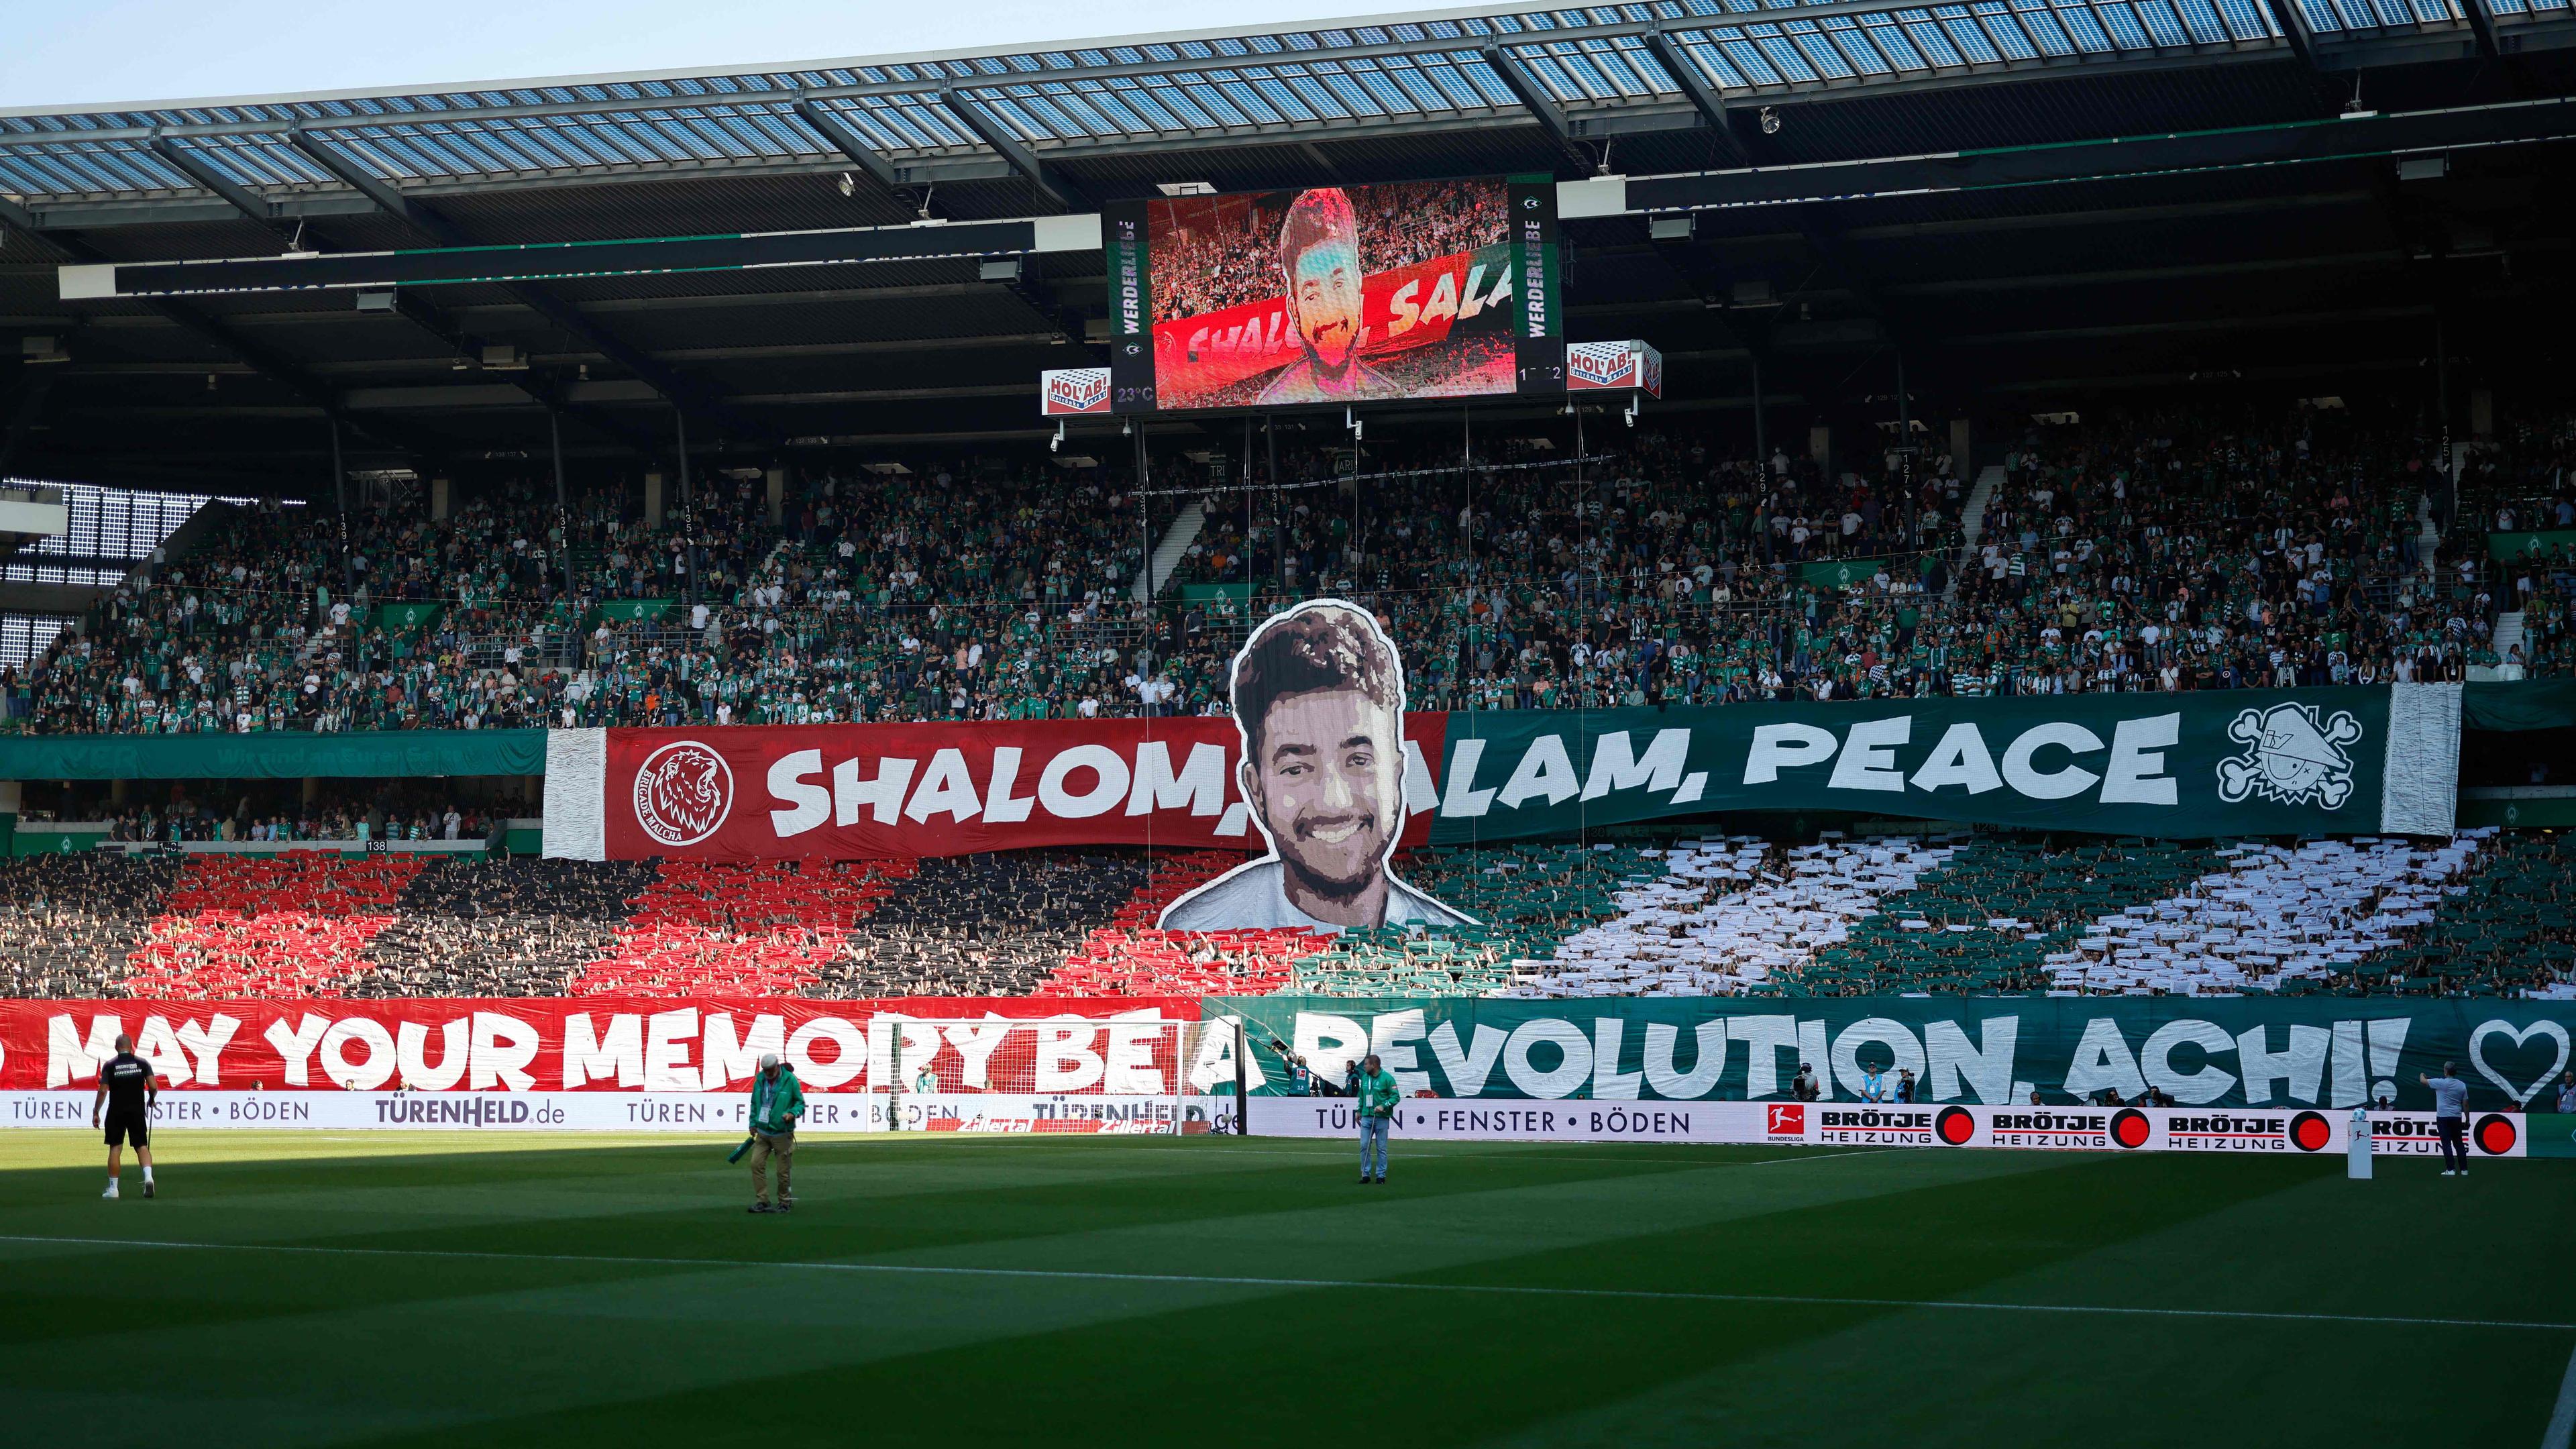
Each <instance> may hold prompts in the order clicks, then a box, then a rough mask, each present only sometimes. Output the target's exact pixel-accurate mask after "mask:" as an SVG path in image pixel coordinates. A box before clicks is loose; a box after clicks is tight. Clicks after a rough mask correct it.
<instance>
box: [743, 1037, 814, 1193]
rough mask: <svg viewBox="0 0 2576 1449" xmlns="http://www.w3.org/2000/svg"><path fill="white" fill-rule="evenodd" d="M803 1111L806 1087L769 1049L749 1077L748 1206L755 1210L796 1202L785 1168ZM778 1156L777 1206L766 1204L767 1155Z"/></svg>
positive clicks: (793, 1152)
mask: <svg viewBox="0 0 2576 1449" xmlns="http://www.w3.org/2000/svg"><path fill="white" fill-rule="evenodd" d="M804 1115H805V1089H804V1088H803V1087H800V1086H798V1085H797V1083H796V1074H795V1073H794V1072H791V1071H789V1070H788V1069H787V1064H786V1063H785V1062H782V1061H780V1060H779V1059H778V1053H776V1052H769V1053H767V1054H765V1055H763V1056H762V1057H761V1059H760V1071H759V1072H758V1073H757V1074H756V1075H754V1076H753V1077H752V1079H751V1210H752V1211H753V1212H756V1213H783V1212H786V1211H787V1210H788V1209H790V1208H793V1207H794V1206H796V1193H795V1190H794V1189H793V1188H791V1187H789V1186H788V1185H787V1173H788V1169H789V1168H790V1167H791V1166H792V1165H793V1164H794V1162H795V1158H796V1119H797V1118H799V1117H802V1116H804ZM773 1157H775V1158H777V1159H778V1206H776V1207H771V1206H770V1205H769V1159H771V1158H773Z"/></svg>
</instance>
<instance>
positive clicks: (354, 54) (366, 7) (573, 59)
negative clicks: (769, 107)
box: [0, 0, 1454, 110]
mask: <svg viewBox="0 0 2576 1449" xmlns="http://www.w3.org/2000/svg"><path fill="white" fill-rule="evenodd" d="M1448 3H1454V0H1448ZM5 8H6V9H7V10H8V11H9V12H10V13H9V15H8V19H7V22H6V25H5V35H6V38H5V42H0V110H18V109H25V108H30V107H48V108H56V107H58V108H72V107H82V106H97V105H101V104H107V103H116V102H133V101H161V100H187V99H199V98H212V97H221V96H260V95H277V94H280V93H286V92H300V91H333V90H358V89H365V90H377V89H384V90H396V89H427V88H432V87H443V86H452V85H458V84H462V83H468V82H482V81H498V80H512V79H520V78H525V77H536V76H563V75H593V74H600V73H605V72H624V71H661V70H699V69H718V68H728V69H729V68H738V67H739V68H749V67H758V66H766V65H773V64H778V63H782V62H792V61H809V60H820V59H826V58H842V57H852V56H874V55H899V54H904V53H907V52H912V51H925V50H954V49H961V48H967V47H974V48H986V47H989V48H992V49H996V50H1001V49H1018V48H1022V47H1025V46H1028V45H1030V44H1034V43H1037V42H1043V41H1067V40H1082V39H1089V38H1095V37H1099V36H1104V35H1137V34H1147V33H1152V32H1156V31H1167V30H1208V29H1240V30H1249V29H1254V28H1268V27H1271V26H1274V25H1277V24H1281V23H1285V24H1290V25H1295V24H1301V23H1309V22H1314V21H1321V20H1332V19H1347V18H1350V17H1353V16H1362V15H1382V14H1390V13H1401V12H1405V11H1408V10H1414V9H1436V8H1446V5H1445V4H1444V3H1443V0H1413V3H1407V0H1118V3H1117V4H1114V5H1083V4H1073V3H1067V0H829V3H827V0H427V3H423V4H399V3H396V0H285V3H280V0H18V3H16V4H12V5H9V6H7V7H5Z"/></svg>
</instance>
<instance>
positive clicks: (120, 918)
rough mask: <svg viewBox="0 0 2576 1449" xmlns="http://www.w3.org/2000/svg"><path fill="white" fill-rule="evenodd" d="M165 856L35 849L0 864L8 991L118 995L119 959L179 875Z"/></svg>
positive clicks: (3, 980) (2, 958) (145, 932)
mask: <svg viewBox="0 0 2576 1449" xmlns="http://www.w3.org/2000/svg"><path fill="white" fill-rule="evenodd" d="M179 871H180V863H179V862H178V861H176V860H172V859H168V858H166V857H155V858H148V859H142V860H129V859H126V858H124V857H122V856H115V855H100V854H94V853H89V852H84V853H81V854H78V855H38V856H28V857H24V858H21V859H16V860H11V861H8V862H7V863H6V865H5V867H4V868H0V905H5V907H6V909H0V984H5V986H6V988H7V994H8V995H9V996H12V997H77V996H97V995H106V994H111V993H114V994H122V987H121V985H112V984H111V983H119V982H121V980H122V978H123V977H124V975H125V969H126V959H127V957H128V956H129V955H131V954H132V953H133V952H135V951H137V950H139V949H140V948H141V947H142V945H143V943H144V942H145V940H147V939H148V938H149V937H150V935H151V933H152V922H153V920H154V918H155V917H157V916H159V915H160V914H161V908H162V903H163V902H164V901H165V900H167V899H168V898H169V895H170V888H171V886H172V885H173V884H174V883H176V881H177V880H178V877H179Z"/></svg>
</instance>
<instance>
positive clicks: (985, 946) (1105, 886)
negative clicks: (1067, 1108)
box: [0, 828, 2576, 999]
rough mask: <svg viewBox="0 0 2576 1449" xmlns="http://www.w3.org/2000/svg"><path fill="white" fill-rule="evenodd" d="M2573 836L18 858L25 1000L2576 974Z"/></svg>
mask: <svg viewBox="0 0 2576 1449" xmlns="http://www.w3.org/2000/svg"><path fill="white" fill-rule="evenodd" d="M2566 849H2567V848H2566V845H2565V843H2564V837H2563V836H2562V835H2561V834H2559V833H2557V832H2539V831H2519V832H2499V831H2496V830H2493V829H2490V828H2478V829H2472V830H2469V831H2465V832H2463V833H2462V834H2461V835H2459V836H2458V837H2456V838H2455V839H2453V840H2450V841H2448V842H2432V843H2427V842H2422V841H2407V840H2391V839H2371V838H2364V839H2359V840H2354V841H2306V842H2275V841H2246V842H2236V843H2219V844H2212V845H2192V844H2185V843H2177V842H2156V841H2141V840H2110V841H2106V840H2090V839H2078V840H2074V841H2071V842H2070V841H2064V840H2056V839H2050V838H2044V837H2033V836H2028V835H2020V834H2014V833H2010V832H1999V831H1955V832H1948V833H1943V834H1936V835H1926V836H1907V835H1864V836H1849V837H1847V836H1844V835H1842V834H1840V833H1838V832H1826V833H1825V834H1824V835H1823V836H1822V837H1820V838H1819V839H1817V840H1815V841H1812V842H1807V843H1784V842H1778V841H1772V840H1767V839H1764V838H1762V837H1759V836H1752V835H1741V834H1739V835H1731V836H1717V837H1705V838H1684V839H1680V840H1675V841H1672V842H1670V843H1667V844H1643V843H1638V844H1629V843H1620V844H1615V845H1600V844H1595V845H1588V846H1587V845H1577V844H1572V843H1565V844H1545V845H1518V846H1513V847H1509V848H1493V849H1484V850H1476V849H1465V848H1444V849H1439V850H1424V851H1414V852H1408V853H1406V854H1404V855H1402V856H1400V857H1399V858H1398V861H1397V871H1398V873H1399V874H1401V875H1402V876H1403V877H1404V878H1405V879H1407V880H1408V881H1410V882H1412V883H1413V884H1415V885H1417V886H1419V887H1420V888H1422V889H1424V890H1426V891H1428V892H1430V893H1431V894H1433V895H1434V896H1435V897H1437V898H1439V899H1441V900H1443V901H1446V902H1448V903H1449V904H1451V905H1453V906H1455V907H1457V908H1458V909H1460V910H1463V911H1465V912H1467V913H1468V914H1470V915H1472V916H1474V917H1475V918H1476V919H1477V921H1478V922H1479V923H1480V924H1478V925H1475V926H1470V927H1461V928H1456V929H1451V930H1424V931H1404V930H1391V929H1380V930H1369V931H1352V932H1347V933H1344V934H1342V935H1340V936H1338V937H1333V936H1324V935H1314V934H1308V933H1304V932H1297V931H1228V932H1214V933H1185V932H1166V931H1162V930H1159V929H1156V928H1155V927H1154V926H1153V924H1152V922H1153V921H1154V920H1155V919H1156V917H1157V916H1158V915H1159V914H1160V912H1161V910H1162V907H1163V906H1164V905H1165V904H1168V903H1169V901H1170V900H1171V899H1173V898H1174V897H1177V896H1178V895H1179V894H1181V893H1182V892H1183V891H1185V890H1187V889H1189V888H1190V887H1192V886H1194V885H1197V884H1201V883H1204V882H1205V881H1206V880H1209V879H1212V878H1214V876H1215V875H1216V874H1219V873H1221V872H1222V870H1223V869H1225V868H1226V867H1227V866H1229V865H1231V864H1233V863H1236V862H1238V861H1240V860H1241V857H1240V856H1239V855H1235V854H1232V853H1230V852H1204V853H1189V854H1183V855H1179V856H1161V857H1150V858H1149V857H1148V856H1146V855H1145V854H1144V853H1142V852H1137V851H1107V850H1103V851H1069V850H1066V851H1044V852H1034V853H1030V854H1028V855H1026V856H1016V855H1002V856H984V857H965V858H958V859H950V860H927V861H921V862H917V863H916V862H838V863H824V862H780V863H769V864H761V865H732V864H720V863H701V862H686V861H665V862H658V863H657V862H624V863H608V864H595V863H587V862H572V861H545V860H483V859H480V858H477V857H474V856H464V857H449V856H419V855H399V854H397V855H375V856H357V855H346V856H344V855H338V854H315V853H297V854H294V855H290V856H285V857H280V858H274V859H266V858H257V857H241V856H206V855H192V856H188V857H185V858H184V859H183V860H174V859H172V858H171V857H168V856H163V855H143V856H135V857H130V858H129V857H123V856H118V855H113V854H109V853H94V854H93V853H84V854H77V855H67V856H52V855H40V856H32V857H25V858H20V859H15V860H11V861H9V862H7V863H6V865H5V866H0V901H4V902H6V903H7V904H8V905H9V906H10V907H11V910H10V912H9V914H8V915H7V917H6V918H5V920H0V945H5V946H6V947H7V948H8V952H9V954H8V957H7V961H8V965H7V968H6V969H7V970H8V971H9V972H10V976H9V983H10V987H11V989H12V991H13V992H15V993H16V994H19V995H22V996H27V997H82V996H146V997H149V996H165V997H180V998H203V997H215V996H227V995H242V994H254V995H280V996H338V995H347V996H410V995H418V996H496V995H531V996H550V995H565V994H571V995H589V994H599V993H612V992H613V993H620V994H635V995H645V996H653V995H665V996H669V995H692V994H697V995H705V994H718V995H721V994H743V993H753V994H759V993H774V994H793V995H808V996H881V995H898V994H899V995H976V996H984V995H992V996H1009V995H1040V996H1065V997H1102V996H1146V997H1189V996H1196V995H1206V994H1227V995H1259V994H1264V993H1267V992H1271V991H1283V990H1294V991H1298V992H1303V993H1312V994H1319V995H1360V996H1365V995H1386V994H1421V993H1454V994H1479V995H1483V994H1490V995H1496V996H1505V997H1523V998H1544V997H1578V996H1618V995H1725V994H1761V995H1782V996H1842V995H1866V994H1890V993H1901V992H1943V993H1967V994H1972V995H2020V994H2036V993H2040V992H2051V993H2061V994H2088V995H2099V994H2115V995H2116V994H2127V995H2210V994H2220V995H2230V994H2240V993H2277V994H2282V995H2312V994H2339V995H2410V996H2423V995H2445V996H2447V995H2492V996H2516V995H2523V994H2532V995H2539V996H2550V997H2557V998H2562V999H2563V998H2565V997H2567V996H2568V995H2570V993H2576V917H2571V915H2570V913H2569V911H2568V909H2567V902H2566V901H2565V899H2564V897H2565V896H2566V894H2567V889H2568V888H2567V886H2566V884H2565V881H2564V874H2565V872H2564V866H2565V863H2566V859H2567V857H2566Z"/></svg>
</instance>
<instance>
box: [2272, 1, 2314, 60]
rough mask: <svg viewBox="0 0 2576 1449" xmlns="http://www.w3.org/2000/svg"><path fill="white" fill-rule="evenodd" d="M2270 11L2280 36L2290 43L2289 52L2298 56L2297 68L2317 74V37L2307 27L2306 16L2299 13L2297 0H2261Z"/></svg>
mask: <svg viewBox="0 0 2576 1449" xmlns="http://www.w3.org/2000/svg"><path fill="white" fill-rule="evenodd" d="M2263 4H2264V6H2265V8H2267V9H2269V10H2270V11H2271V12H2272V23H2273V24H2274V25H2276V26H2279V27H2280V30H2281V38H2282V39H2283V40H2286V41H2288V42H2289V44H2290V54H2292V55H2295V56H2297V57H2298V58H2299V68H2300V69H2302V70H2304V71H2306V72H2307V73H2308V74H2310V75H2315V74H2317V37H2316V32H2314V31H2312V30H2310V29H2309V28H2308V17H2306V16H2305V15H2302V14H2300V13H2299V0H2263Z"/></svg>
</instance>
